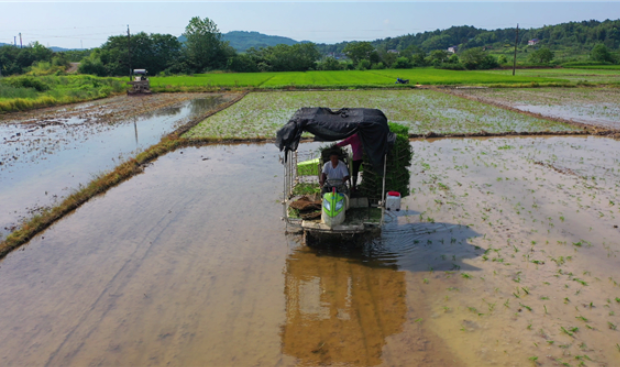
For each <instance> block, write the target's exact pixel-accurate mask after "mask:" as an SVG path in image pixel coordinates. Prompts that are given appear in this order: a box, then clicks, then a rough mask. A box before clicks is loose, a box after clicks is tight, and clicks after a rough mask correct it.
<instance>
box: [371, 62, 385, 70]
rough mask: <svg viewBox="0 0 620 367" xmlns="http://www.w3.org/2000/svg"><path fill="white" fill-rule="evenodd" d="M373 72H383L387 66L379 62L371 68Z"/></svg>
mask: <svg viewBox="0 0 620 367" xmlns="http://www.w3.org/2000/svg"><path fill="white" fill-rule="evenodd" d="M370 68H371V69H372V70H382V69H385V64H384V63H383V62H381V61H379V62H378V63H376V64H372V66H371V67H370Z"/></svg>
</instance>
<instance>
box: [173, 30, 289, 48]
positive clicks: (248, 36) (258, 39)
mask: <svg viewBox="0 0 620 367" xmlns="http://www.w3.org/2000/svg"><path fill="white" fill-rule="evenodd" d="M185 39H186V38H185V36H180V37H179V42H181V43H184V42H185ZM222 40H223V41H225V42H228V43H229V45H230V47H232V48H234V49H235V51H237V52H245V51H247V50H248V49H249V48H251V47H254V48H262V47H269V46H276V45H289V46H292V45H295V44H297V43H299V42H297V41H295V40H294V39H292V38H288V37H281V36H270V35H268V34H263V33H258V32H246V31H232V32H228V33H222Z"/></svg>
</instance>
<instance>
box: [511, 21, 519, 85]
mask: <svg viewBox="0 0 620 367" xmlns="http://www.w3.org/2000/svg"><path fill="white" fill-rule="evenodd" d="M518 43H519V23H517V35H516V36H515V57H514V60H513V62H512V76H514V75H515V70H516V69H517V44H518Z"/></svg>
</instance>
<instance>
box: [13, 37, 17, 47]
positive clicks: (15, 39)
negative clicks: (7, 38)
mask: <svg viewBox="0 0 620 367" xmlns="http://www.w3.org/2000/svg"><path fill="white" fill-rule="evenodd" d="M13 46H15V47H17V36H13Z"/></svg>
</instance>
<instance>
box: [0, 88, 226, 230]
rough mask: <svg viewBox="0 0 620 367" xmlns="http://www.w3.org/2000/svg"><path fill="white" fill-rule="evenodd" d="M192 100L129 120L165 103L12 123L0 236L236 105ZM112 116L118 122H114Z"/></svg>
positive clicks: (126, 104) (5, 147) (1, 182)
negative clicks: (221, 107)
mask: <svg viewBox="0 0 620 367" xmlns="http://www.w3.org/2000/svg"><path fill="white" fill-rule="evenodd" d="M191 97H193V99H191V100H185V101H181V102H177V103H175V104H172V105H170V106H167V107H164V108H160V109H156V110H154V111H150V112H143V113H141V114H138V115H136V116H131V115H130V116H131V117H128V118H127V117H126V118H123V117H122V116H123V115H124V114H129V113H130V112H131V110H130V107H131V104H138V105H140V106H142V105H143V104H145V106H148V105H151V104H152V105H154V106H157V105H158V104H161V103H163V102H165V100H160V99H157V100H156V101H155V100H153V101H151V100H146V101H143V100H141V99H140V98H136V99H132V98H130V97H115V98H113V99H110V100H109V101H107V102H108V103H107V104H106V103H105V101H96V102H88V103H84V104H77V105H72V106H70V107H64V108H57V109H55V110H50V111H47V112H45V111H40V112H34V113H32V114H34V117H35V118H34V119H33V118H32V114H29V113H19V114H9V115H7V116H5V119H8V120H7V121H10V123H9V122H4V123H2V124H0V203H1V204H0V236H1V235H6V234H8V233H10V232H11V229H12V228H13V227H14V226H16V225H18V223H19V221H20V220H21V219H22V218H28V217H30V216H31V215H32V214H33V213H37V212H38V211H39V210H41V209H42V208H44V207H46V206H49V205H52V204H53V203H55V202H59V201H61V200H62V198H64V197H66V196H68V195H69V194H71V192H72V191H73V190H75V189H77V188H79V186H80V185H85V184H88V182H89V181H91V180H92V179H93V177H94V176H95V175H97V174H100V173H102V172H104V171H106V170H111V169H113V168H114V167H116V166H117V165H118V164H120V163H121V162H122V161H124V160H126V159H128V158H129V157H132V156H134V155H135V154H137V153H138V152H140V151H141V150H144V149H145V148H147V147H149V146H150V145H152V144H155V143H157V142H158V141H159V140H160V138H161V137H162V136H163V135H165V134H167V133H170V132H172V131H173V130H174V129H175V128H177V127H179V126H181V125H183V124H185V123H187V122H188V121H189V120H191V119H192V118H195V117H197V116H200V115H203V114H205V113H206V112H208V111H209V110H210V109H213V108H215V107H216V106H217V105H218V104H220V103H222V102H225V101H227V100H229V99H230V98H231V96H228V95H220V94H216V95H191ZM122 98H124V99H122ZM158 98H159V97H158ZM179 98H180V97H179ZM106 106H107V107H108V108H106ZM76 111H77V112H76ZM80 111H81V112H80ZM85 111H86V112H85ZM111 113H115V116H114V118H113V120H112V122H110V121H108V120H109V118H108V117H106V116H108V115H109V114H111ZM46 116H47V117H46ZM18 117H19V118H21V119H22V120H16V118H18Z"/></svg>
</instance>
